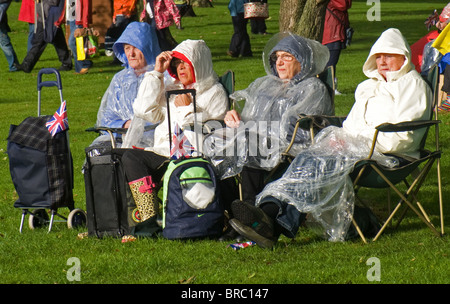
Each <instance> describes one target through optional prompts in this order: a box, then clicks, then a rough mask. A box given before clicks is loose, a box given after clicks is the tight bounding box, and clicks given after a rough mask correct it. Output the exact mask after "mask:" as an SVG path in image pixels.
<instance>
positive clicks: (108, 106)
mask: <svg viewBox="0 0 450 304" xmlns="http://www.w3.org/2000/svg"><path fill="white" fill-rule="evenodd" d="M124 44H131V45H133V46H134V47H136V48H137V49H139V50H140V51H141V52H142V53H143V55H144V57H145V60H146V62H147V66H146V67H145V68H144V69H143V70H142V71H135V70H134V69H132V68H130V67H129V64H128V60H127V57H126V55H125V52H124ZM113 50H114V54H115V56H116V57H117V59H119V60H120V61H121V62H122V63H123V64H122V66H124V69H123V70H121V71H119V72H118V73H117V74H115V75H114V77H113V79H112V80H111V83H110V85H109V87H108V89H107V90H106V92H105V94H104V95H103V98H102V101H101V104H100V108H99V110H98V114H97V123H96V126H97V127H109V128H122V126H123V125H124V123H125V122H127V121H128V120H131V119H132V118H133V103H134V100H135V98H136V96H137V93H138V89H139V86H140V84H141V82H142V79H143V78H144V73H142V72H145V71H151V70H153V68H154V66H155V58H156V56H158V54H159V53H160V52H161V50H160V48H159V44H158V39H157V36H156V33H155V30H154V29H153V28H152V27H151V26H150V25H149V24H147V23H145V22H132V23H130V24H129V25H128V26H127V28H126V29H125V31H124V32H123V33H122V35H121V36H120V37H119V39H118V40H117V41H116V42H115V43H114V46H113ZM136 72H140V74H139V73H136ZM167 78H168V77H167ZM152 138H153V130H152V131H148V132H147V134H146V136H145V139H144V140H145V141H150V142H151V141H152ZM105 139H106V138H105Z"/></svg>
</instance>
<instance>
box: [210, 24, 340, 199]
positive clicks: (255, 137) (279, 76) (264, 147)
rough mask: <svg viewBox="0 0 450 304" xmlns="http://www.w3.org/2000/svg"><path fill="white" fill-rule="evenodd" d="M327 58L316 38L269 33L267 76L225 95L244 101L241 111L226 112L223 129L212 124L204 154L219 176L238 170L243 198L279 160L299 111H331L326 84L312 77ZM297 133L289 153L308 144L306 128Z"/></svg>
mask: <svg viewBox="0 0 450 304" xmlns="http://www.w3.org/2000/svg"><path fill="white" fill-rule="evenodd" d="M328 57H329V52H328V49H327V48H326V47H325V46H323V45H322V44H320V43H319V42H317V41H313V40H310V39H306V38H303V37H299V36H297V35H293V34H291V33H289V32H285V33H279V34H276V35H274V37H272V38H271V39H270V40H269V41H268V43H267V45H266V46H265V49H264V52H263V63H264V68H265V70H266V73H267V75H266V76H263V77H261V78H258V79H256V80H255V81H254V82H252V83H251V84H250V85H249V86H248V88H247V89H245V90H240V91H236V92H235V93H233V94H232V95H231V96H230V97H231V99H232V100H234V101H235V102H239V101H242V100H245V106H244V108H243V110H242V112H241V114H240V115H239V114H238V112H237V111H235V110H232V111H229V112H228V113H227V115H226V116H225V123H226V124H227V126H228V128H216V131H215V132H214V133H212V134H211V135H209V136H207V137H206V138H205V141H204V144H203V148H204V153H205V154H206V155H207V156H208V157H210V159H211V161H212V163H213V164H214V166H215V167H216V169H217V170H218V172H219V176H220V177H221V178H222V179H225V178H227V177H231V176H235V175H237V174H239V173H242V174H241V177H242V181H243V182H242V190H243V198H244V199H249V200H253V201H254V199H255V196H256V194H258V193H259V192H260V191H261V190H262V189H263V187H264V184H263V178H264V173H265V172H267V171H268V170H271V169H272V168H274V167H275V166H276V165H277V164H278V163H279V162H280V159H281V153H282V152H283V151H284V150H285V149H286V148H287V147H288V145H289V142H290V139H291V137H290V136H292V130H293V128H294V125H295V122H296V120H297V119H298V115H299V114H318V115H333V114H334V107H333V104H332V100H331V97H330V95H329V93H328V91H327V88H326V86H325V85H324V84H323V83H322V82H321V81H320V80H319V79H318V78H317V77H316V75H317V74H319V73H320V72H322V71H323V70H324V68H325V66H326V63H327V61H328ZM299 131H300V132H299V133H298V134H297V136H296V142H295V144H294V145H293V147H292V149H291V151H290V153H295V154H296V153H297V151H299V150H300V149H302V148H304V147H307V146H308V145H309V143H310V140H309V138H310V136H309V132H307V131H303V130H299ZM280 134H281V136H280ZM295 154H294V155H295Z"/></svg>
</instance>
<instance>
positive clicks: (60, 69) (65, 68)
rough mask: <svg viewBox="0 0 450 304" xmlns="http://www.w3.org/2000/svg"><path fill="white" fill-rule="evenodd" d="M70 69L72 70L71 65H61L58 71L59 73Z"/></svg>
mask: <svg viewBox="0 0 450 304" xmlns="http://www.w3.org/2000/svg"><path fill="white" fill-rule="evenodd" d="M71 69H72V65H66V64H63V65H61V66H60V67H59V69H58V71H60V72H63V71H70V70H71Z"/></svg>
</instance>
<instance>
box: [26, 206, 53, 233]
mask: <svg viewBox="0 0 450 304" xmlns="http://www.w3.org/2000/svg"><path fill="white" fill-rule="evenodd" d="M49 220H50V218H49V216H48V213H47V211H45V209H36V210H34V211H33V212H32V213H31V214H30V217H29V218H28V226H30V229H32V230H33V229H36V228H42V227H44V226H46V225H48V224H49Z"/></svg>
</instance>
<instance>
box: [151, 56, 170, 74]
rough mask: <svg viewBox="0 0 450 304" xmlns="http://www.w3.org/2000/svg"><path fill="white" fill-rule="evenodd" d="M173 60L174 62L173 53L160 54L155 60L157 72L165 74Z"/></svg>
mask: <svg viewBox="0 0 450 304" xmlns="http://www.w3.org/2000/svg"><path fill="white" fill-rule="evenodd" d="M171 60H172V52H171V51H166V52H162V53H161V54H159V55H158V56H157V57H156V60H155V71H157V72H160V73H164V72H165V71H166V70H167V69H168V68H169V65H170V61H171Z"/></svg>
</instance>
